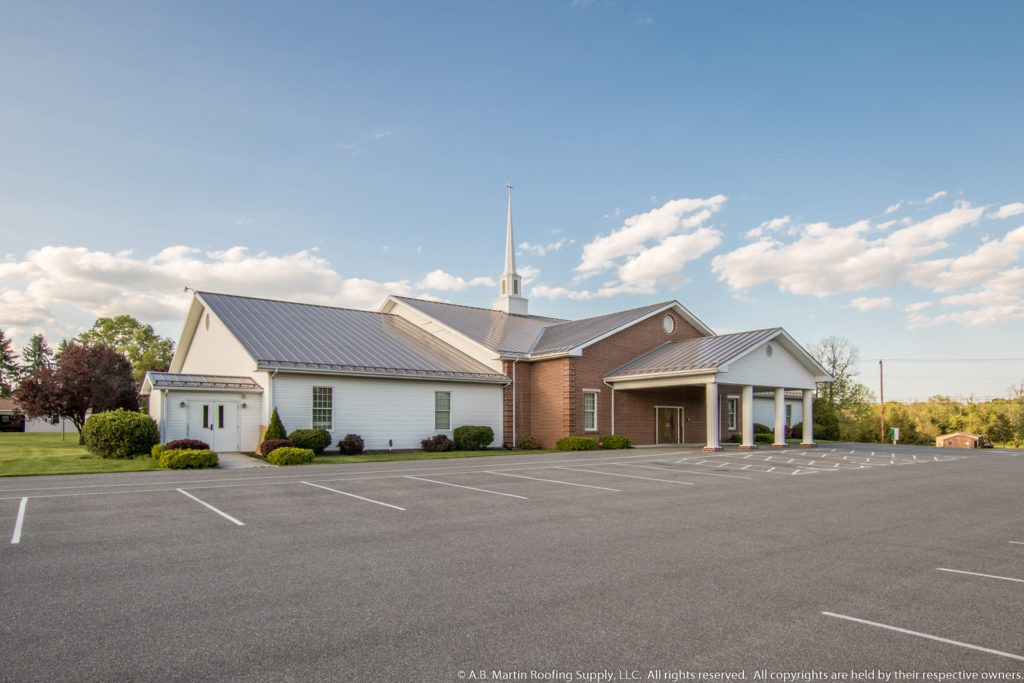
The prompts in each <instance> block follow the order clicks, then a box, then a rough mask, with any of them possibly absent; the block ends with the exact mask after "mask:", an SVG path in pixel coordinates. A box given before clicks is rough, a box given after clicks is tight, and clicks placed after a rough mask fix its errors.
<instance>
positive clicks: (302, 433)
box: [288, 429, 331, 455]
mask: <svg viewBox="0 0 1024 683" xmlns="http://www.w3.org/2000/svg"><path fill="white" fill-rule="evenodd" d="M288 440H289V441H291V442H292V445H293V446H295V447H296V448H308V449H309V450H311V451H313V453H314V454H316V455H320V454H321V453H323V452H324V449H325V448H327V447H328V446H330V445H331V433H330V432H328V431H327V430H326V429H296V430H295V431H294V432H292V433H291V434H289V435H288Z"/></svg>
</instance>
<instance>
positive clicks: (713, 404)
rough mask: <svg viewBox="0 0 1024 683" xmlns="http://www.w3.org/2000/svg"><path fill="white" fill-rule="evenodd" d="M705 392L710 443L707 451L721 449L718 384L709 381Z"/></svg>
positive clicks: (708, 439) (705, 386) (706, 447)
mask: <svg viewBox="0 0 1024 683" xmlns="http://www.w3.org/2000/svg"><path fill="white" fill-rule="evenodd" d="M704 394H705V412H706V413H707V433H708V434H707V436H708V438H707V441H708V445H707V446H705V447H704V450H705V451H720V450H722V447H721V446H720V445H719V442H718V429H719V424H718V423H719V419H718V385H717V384H715V383H714V382H708V383H707V384H705V385H704Z"/></svg>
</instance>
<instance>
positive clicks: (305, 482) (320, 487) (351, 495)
mask: <svg viewBox="0 0 1024 683" xmlns="http://www.w3.org/2000/svg"><path fill="white" fill-rule="evenodd" d="M302 483H303V484H305V485H306V486H315V487H316V488H318V489H323V490H324V491H330V492H332V493H340V494H341V495H343V496H349V497H351V498H358V499H359V500H365V501H366V502H367V503H374V504H375V505H383V506H384V507H386V508H391V509H393V510H401V511H402V512H405V508H402V507H398V506H397V505H392V504H391V503H384V502H381V501H379V500H374V499H373V498H364V497H362V496H357V495H356V494H354V493H347V492H345V491H339V490H338V489H332V488H330V487H329V486H321V485H320V484H314V483H312V482H309V481H304V482H302Z"/></svg>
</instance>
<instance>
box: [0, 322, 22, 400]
mask: <svg viewBox="0 0 1024 683" xmlns="http://www.w3.org/2000/svg"><path fill="white" fill-rule="evenodd" d="M18 370H19V368H18V364H17V362H15V360H14V351H13V350H11V339H10V337H8V336H7V335H6V334H4V331H3V330H0V397H2V398H7V397H8V396H10V395H11V392H12V391H13V389H14V387H15V386H16V385H17V383H18V374H19V373H18Z"/></svg>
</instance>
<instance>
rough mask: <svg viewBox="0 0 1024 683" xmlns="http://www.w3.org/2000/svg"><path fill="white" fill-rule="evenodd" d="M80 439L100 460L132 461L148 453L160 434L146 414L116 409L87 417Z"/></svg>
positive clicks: (154, 423) (158, 441) (157, 441)
mask: <svg viewBox="0 0 1024 683" xmlns="http://www.w3.org/2000/svg"><path fill="white" fill-rule="evenodd" d="M82 439H83V441H84V442H85V447H86V448H87V449H89V450H90V451H92V452H93V453H95V454H96V455H98V456H100V457H101V458H131V457H133V456H135V455H137V454H143V453H151V452H152V450H153V446H155V445H156V444H158V443H160V431H159V430H158V429H157V426H156V422H154V421H153V418H151V417H150V416H149V415H143V414H142V413H140V412H138V411H135V410H125V409H124V408H118V409H117V410H108V411H106V412H102V413H95V414H93V415H90V416H89V418H88V419H87V420H86V421H85V426H84V427H82Z"/></svg>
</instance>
